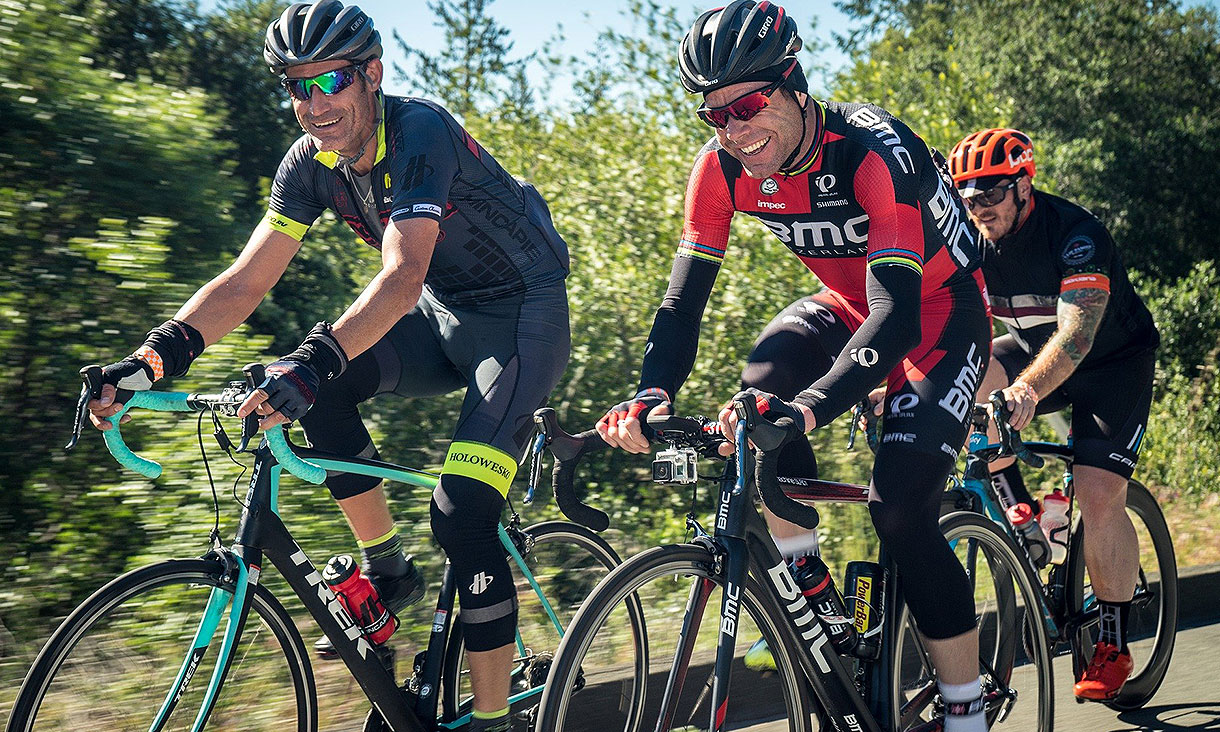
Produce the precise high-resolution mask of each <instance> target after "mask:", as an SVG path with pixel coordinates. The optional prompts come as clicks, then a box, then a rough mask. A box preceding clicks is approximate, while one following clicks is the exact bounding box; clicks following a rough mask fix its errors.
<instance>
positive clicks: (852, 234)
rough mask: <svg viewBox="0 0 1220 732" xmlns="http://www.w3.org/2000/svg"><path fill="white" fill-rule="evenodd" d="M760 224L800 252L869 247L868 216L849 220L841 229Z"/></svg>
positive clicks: (803, 224) (824, 224)
mask: <svg viewBox="0 0 1220 732" xmlns="http://www.w3.org/2000/svg"><path fill="white" fill-rule="evenodd" d="M759 220H760V221H762V222H763V224H765V225H766V227H767V228H768V229H770V230H771V233H772V234H775V236H776V237H777V238H778V239H779V240H780V241H782V242H783V243H784V244H787V245H788V246H789V247H791V248H792V249H794V250H798V251H799V250H802V249H806V250H808V249H812V250H831V249H843V248H844V247H847V246H849V245H853V244H854V245H856V246H858V247H860V246H864V245H865V244H867V243H868V214H860V215H859V216H856V217H854V218H850V219H848V220H847V221H846V222H844V224H843V225H842V226H839V225H837V224H835V223H833V222H831V221H797V222H795V223H793V224H792V226H791V227H789V226H788V225H787V224H785V223H784V222H782V221H767V220H766V219H759Z"/></svg>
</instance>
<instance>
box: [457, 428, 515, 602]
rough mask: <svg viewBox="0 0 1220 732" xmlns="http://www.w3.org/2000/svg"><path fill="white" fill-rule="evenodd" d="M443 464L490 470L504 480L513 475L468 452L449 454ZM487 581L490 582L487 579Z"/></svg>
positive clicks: (500, 466)
mask: <svg viewBox="0 0 1220 732" xmlns="http://www.w3.org/2000/svg"><path fill="white" fill-rule="evenodd" d="M445 462H447V463H451V462H452V463H468V464H470V465H477V466H479V467H480V468H486V469H488V470H490V471H491V472H493V473H495V474H496V475H499V476H500V477H502V478H504V479H505V480H512V479H513V474H512V473H511V472H510V471H509V469H508V468H506V467H504V466H503V465H501V464H499V463H497V462H496V461H494V460H492V459H490V458H485V457H483V456H482V455H475V454H473V453H469V452H450V453H449V456H448V457H446V458H445ZM487 581H488V582H490V581H491V580H490V579H488V580H487Z"/></svg>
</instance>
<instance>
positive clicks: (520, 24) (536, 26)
mask: <svg viewBox="0 0 1220 732" xmlns="http://www.w3.org/2000/svg"><path fill="white" fill-rule="evenodd" d="M344 2H345V3H347V4H351V3H352V2H354V3H355V4H357V5H359V6H360V8H361V9H362V10H364V11H365V12H366V13H368V14H369V16H370V17H372V19H373V23H374V24H375V26H376V28H377V30H378V31H379V32H380V33H381V39H382V47H383V49H384V53H385V55H384V57H383V60H384V61H385V63H386V67H387V72H388V73H387V77H386V84H385V86H386V90H387V91H389V92H390V93H391V94H407V93H410V92H411V91H413V90H412V89H411V88H410V86H409V84H407V83H404V82H402V81H400V80H399V79H398V74H396V73H394V71H393V70H392V69H393V65H392V64H394V63H397V64H398V65H399V66H402V67H403V68H405V69H408V70H411V69H414V68H415V66H414V62H407V61H406V58H405V56H404V54H403V53H402V49H401V47H400V46H399V45H398V43H397V42H396V41H395V40H394V36H393V33H392V31H393V30H397V31H398V33H399V35H401V36H402V37H403V39H404V40H406V41H407V42H408V43H410V44H411V45H412V46H414V47H416V48H418V49H419V50H421V51H423V52H424V53H428V54H432V53H436V52H437V51H438V50H440V48H441V44H442V42H443V40H444V39H443V35H442V30H441V29H440V28H439V27H438V26H436V25H434V23H433V21H434V20H435V18H436V16H435V14H434V13H433V12H432V10H431V9H429V8H428V6H427V4H426V2H425V0H344ZM661 4H662V5H670V6H672V7H676V8H678V9H679V12H678V17H679V18H680V19H682V22H683V23H684V24H687V23H692V22H694V20H695V18H697V17H698V15H699V13H700V12H701V11H702V10H705V9H707V8H708V7H713V6H714V4H712V3H706V2H703V3H700V2H691V3H686V2H682V1H681V0H679V1H678V2H672V1H667V0H661ZM202 5H203V9H205V10H207V9H210V7H212V6H214V2H208V1H207V0H205V2H203V3H202ZM625 7H626V3H624V2H620V1H617V0H561V2H559V3H542V2H539V0H493V1H492V2H491V3H490V4H489V5H488V12H489V13H490V14H491V16H492V17H494V18H495V19H496V22H497V23H499V24H500V25H501V26H503V27H505V28H507V29H508V31H509V39H510V40H511V41H512V42H513V48H512V51H511V53H510V54H509V58H510V59H516V58H521V57H522V56H526V55H528V54H529V53H530V52H532V51H534V50H535V49H537V48H539V47H541V46H542V45H543V44H544V43H546V42H547V41H548V40H549V39H551V38H552V37H553V36H555V34H556V33H557V31H559V27H560V24H561V23H562V25H563V35H564V37H565V41H564V43H563V44H562V45H561V46H560V47H559V48H560V50H562V51H563V52H564V53H566V54H574V55H583V53H582V52H583V50H584V49H585V48H587V47H589V46H590V45H591V44H592V42H593V41H594V39H595V38H596V37H597V34H598V33H599V32H600V31H601V30H603V29H604V28H607V27H613V28H615V29H616V30H620V31H626V30H630V25H629V24H630V22H631V19H630V18H628V17H627V16H626V15H625V14H624V12H623V9H624V8H625ZM787 7H789V9H791V10H792V11H793V12H794V14H795V17H796V19H797V23H798V24H799V29H800V31H801V34H802V37H805V38H807V39H808V40H809V41H813V40H815V39H817V40H821V41H823V42H824V43H823V45H824V46H825V47H826V49H827V50H826V53H825V54H824V58H825V60H826V61H827V62H828V63H829V65H830V66H831V67H832V68H833V67H837V66H840V65H842V64H843V63H844V62H845V61H846V57H845V56H844V55H843V54H842V53H839V51H838V49H837V47H836V46H835V44H834V42H833V39H832V38H831V35H830V34H831V31H837V32H839V33H844V32H846V30H847V27H848V26H847V18H846V16H844V15H843V14H842V13H840V12H839V11H838V10H836V9H835V7H834V5H833V3H832V2H830V0H790V2H788V3H787ZM558 9H562V13H560V12H559V10H558ZM815 16H816V17H817V27H816V30H815V32H814V33H813V34H812V36H813V37H812V38H810V37H809V33H808V31H809V28H810V23H811V21H812V19H813V18H814V17H815ZM675 63H676V61H675ZM529 72H530V81H531V82H533V86H535V87H537V86H539V83H540V82H541V81H543V79H542V73H543V71H542V69H541V68H540V67H539V66H538V65H537V64H534V65H532V68H530V69H529ZM676 79H677V72H676V70H675V83H677V82H676ZM820 81H821V80H820V79H818V78H816V77H811V78H810V79H809V82H810V85H811V86H812V87H814V88H815V89H817V88H819V87H824V85H823V84H820V83H819V82H820ZM415 91H418V90H415ZM552 91H553V94H554V95H555V96H556V97H557V98H558V99H561V100H562V99H567V98H569V97H570V93H571V88H570V85H569V83H568V81H567V80H562V79H561V80H555V82H554V86H553V89H552Z"/></svg>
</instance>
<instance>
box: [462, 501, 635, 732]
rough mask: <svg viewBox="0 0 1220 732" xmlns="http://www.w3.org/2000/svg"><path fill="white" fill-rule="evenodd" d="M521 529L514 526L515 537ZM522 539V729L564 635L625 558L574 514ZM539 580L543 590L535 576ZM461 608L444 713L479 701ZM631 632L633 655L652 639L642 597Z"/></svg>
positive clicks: (515, 704) (517, 682)
mask: <svg viewBox="0 0 1220 732" xmlns="http://www.w3.org/2000/svg"><path fill="white" fill-rule="evenodd" d="M511 535H514V532H512V531H511V530H510V536H511ZM515 543H516V545H517V550H518V553H519V554H520V555H521V557H522V561H523V562H524V563H525V566H526V567H527V568H528V570H529V576H526V573H525V572H523V571H522V570H521V567H520V566H519V565H518V564H517V562H516V560H515V559H514V558H513V557H512V555H509V560H508V563H509V565H510V567H511V568H512V570H513V577H514V580H515V582H516V587H517V604H518V608H517V636H516V645H517V651H516V653H515V654H514V656H513V671H512V687H511V689H510V696H509V702H510V709H511V710H512V712H513V716H514V718H515V720H514V729H528V728H529V727H530V725H531V722H532V718H533V710H534V708H535V707H537V705H538V700H539V698H540V697H541V695H542V686H543V684H544V683H545V681H546V677H547V673H548V672H549V671H550V667H551V660H552V658H553V657H554V654H555V650H556V649H557V648H558V647H559V642H560V639H561V637H562V635H563V633H564V632H565V630H566V628H567V627H568V625H569V624H570V623H571V621H572V616H573V615H575V614H576V611H577V609H578V608H579V607H580V606H581V603H583V602H584V601H585V598H587V597H588V596H589V595H590V593H592V592H593V588H594V587H595V586H597V583H598V582H600V581H601V580H602V579H603V578H604V577H605V576H606V575H607V574H609V573H610V570H612V569H614V568H615V567H617V566H618V565H619V564H620V560H619V557H618V554H617V553H615V551H614V549H612V548H611V547H610V545H609V544H608V543H607V542H606V540H605V539H603V538H602V537H601V536H599V535H598V534H596V533H594V532H593V531H591V530H589V529H587V528H585V527H584V526H580V525H578V524H574V523H571V522H568V521H545V522H543V523H540V524H536V525H534V526H530V527H529V528H527V529H523V530H521V531H520V532H515ZM531 577H532V578H533V580H534V581H535V582H536V583H537V584H538V588H539V590H541V592H538V591H535V590H534V587H533V585H532V584H531V583H530V581H529V580H530V578H531ZM460 617H461V616H460V613H459V615H458V617H457V618H455V621H454V623H453V631H452V633H451V635H450V638H449V644H448V647H447V649H446V653H445V666H444V674H443V677H442V692H441V693H442V697H441V699H442V703H443V711H442V720H443V721H447V722H448V721H454V720H457V719H459V718H460V717H462V716H464V715H466V714H469V713H470V709H471V702H472V700H473V696H472V689H471V686H470V672H469V668H468V666H467V664H466V645H465V637H464V634H463V632H462V624H461V622H460ZM624 620H625V626H624V629H623V631H624V635H625V637H626V638H628V639H629V640H630V642H629V644H628V648H627V650H625V651H624V653H625V654H626V655H627V656H631V655H633V654H634V655H635V656H636V663H638V664H641V665H642V663H643V661H642V660H640V659H639V654H641V653H643V649H644V647H645V646H646V643H647V641H646V631H645V627H644V618H643V612H642V610H640V608H639V607H638V603H636V604H632V605H631V606H629V607H628V608H627V613H626V615H625V616H624Z"/></svg>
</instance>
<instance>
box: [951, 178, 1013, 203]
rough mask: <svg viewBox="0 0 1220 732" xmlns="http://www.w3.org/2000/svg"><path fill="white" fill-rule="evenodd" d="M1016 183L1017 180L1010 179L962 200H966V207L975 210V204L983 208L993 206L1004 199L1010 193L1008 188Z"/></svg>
mask: <svg viewBox="0 0 1220 732" xmlns="http://www.w3.org/2000/svg"><path fill="white" fill-rule="evenodd" d="M1016 185H1017V182H1016V181H1015V180H1014V181H1009V182H1008V183H1001V184H999V185H996V186H992V187H991V188H988V189H987V190H985V191H983V192H981V193H976V194H975V195H973V196H970V197H969V198H965V197H963V198H962V200H964V201H965V202H966V208H967V209H969V210H971V211H973V210H974V207H975V206H979V207H981V208H991V207H992V206H994V205H996V204H997V203H999V202H1000V201H1003V200H1004V197H1005V196H1007V195H1008V190H1009V189H1010V188H1013V187H1015V186H1016Z"/></svg>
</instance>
